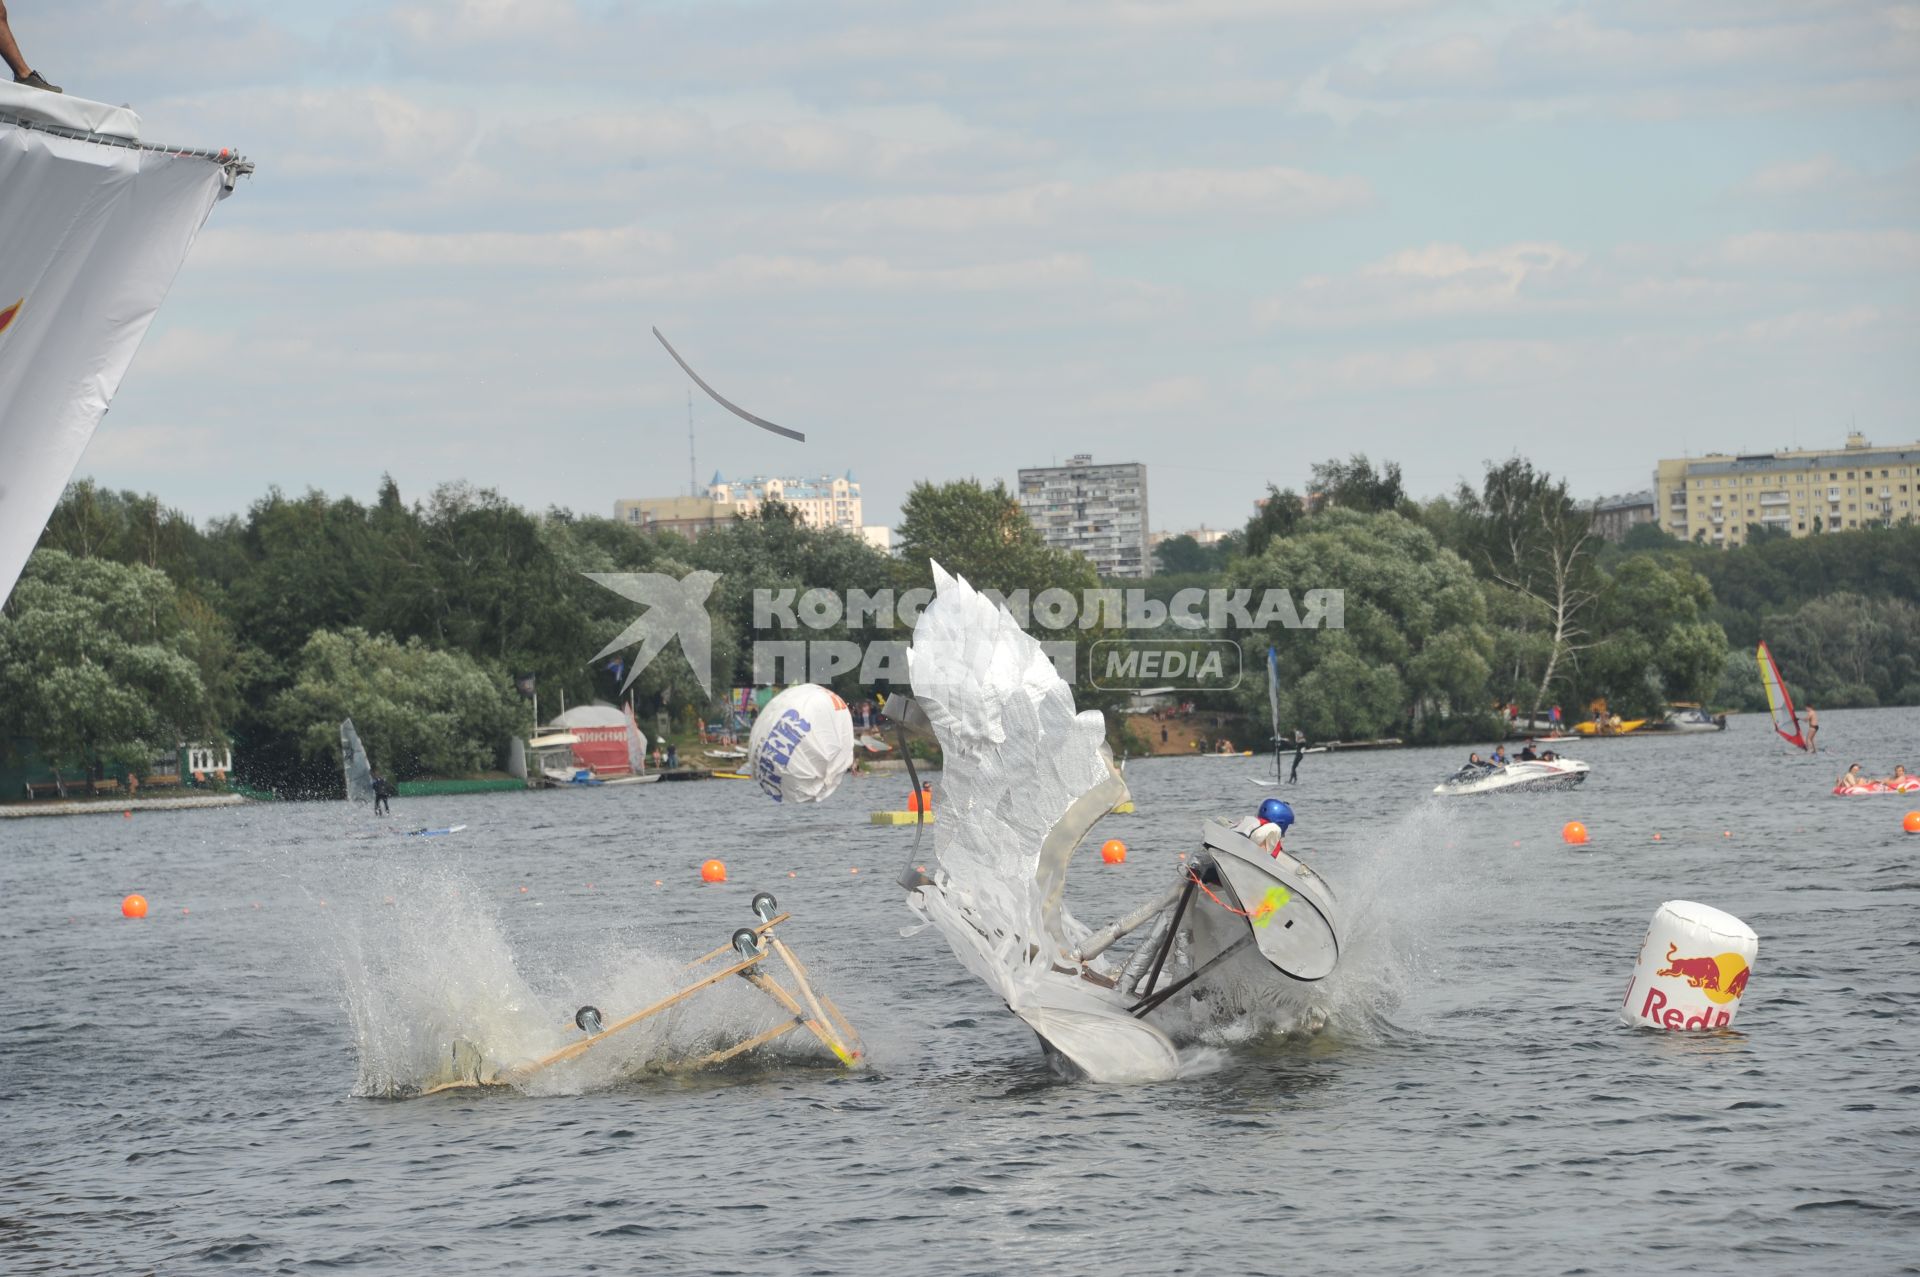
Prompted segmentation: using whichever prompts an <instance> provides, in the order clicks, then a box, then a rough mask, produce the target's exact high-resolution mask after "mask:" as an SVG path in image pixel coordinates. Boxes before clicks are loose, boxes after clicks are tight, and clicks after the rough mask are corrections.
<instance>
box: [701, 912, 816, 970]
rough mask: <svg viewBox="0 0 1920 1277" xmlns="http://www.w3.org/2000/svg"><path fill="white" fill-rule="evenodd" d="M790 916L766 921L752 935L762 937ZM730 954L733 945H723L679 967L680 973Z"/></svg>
mask: <svg viewBox="0 0 1920 1277" xmlns="http://www.w3.org/2000/svg"><path fill="white" fill-rule="evenodd" d="M792 916H793V915H792V914H790V913H783V914H781V915H780V916H778V917H776V918H769V919H768V920H767V921H765V922H763V923H761V924H760V925H759V926H757V927H755V928H754V929H753V933H754V934H755V935H757V936H763V935H765V934H766V933H767V932H769V931H771V930H773V929H774V928H775V927H777V926H779V925H780V924H781V923H783V922H785V921H786V920H787V919H788V918H791V917H792ZM732 952H733V945H732V944H731V943H727V944H723V945H721V946H720V947H719V948H718V949H715V950H714V951H713V952H712V953H709V954H705V955H703V956H701V957H698V958H695V959H694V960H693V961H692V962H689V963H688V964H687V965H686V966H684V967H681V968H680V969H681V970H682V971H691V970H693V969H694V968H695V967H698V966H705V965H706V964H707V963H709V962H712V961H713V960H714V959H715V958H717V957H719V956H720V955H721V954H723V953H732Z"/></svg>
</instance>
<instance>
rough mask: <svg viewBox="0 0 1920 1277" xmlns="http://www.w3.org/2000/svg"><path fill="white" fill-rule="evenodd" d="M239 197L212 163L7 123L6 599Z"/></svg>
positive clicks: (1, 288) (3, 183)
mask: <svg viewBox="0 0 1920 1277" xmlns="http://www.w3.org/2000/svg"><path fill="white" fill-rule="evenodd" d="M0 105H5V104H4V103H0ZM229 189H230V187H229V178H228V174H227V172H226V169H225V168H224V167H223V166H222V165H221V164H220V163H219V162H217V161H215V160H211V159H207V158H205V157H202V156H189V155H176V154H169V153H163V152H159V151H146V150H139V149H136V148H132V147H126V146H113V145H108V144H105V143H100V142H89V141H83V140H80V139H77V138H68V137H62V136H58V135H56V134H53V133H47V132H42V131H40V130H38V129H35V128H30V127H24V126H23V125H21V124H19V123H16V122H14V120H13V119H12V118H10V116H9V114H8V113H5V112H0V602H4V601H5V599H6V597H7V595H8V594H10V593H12V591H13V583H14V581H15V580H17V579H18V578H19V575H20V569H21V568H22V567H23V566H24V565H25V564H26V561H27V556H28V555H30V554H31V553H32V552H33V547H34V543H35V542H37V541H38V540H39V539H40V532H41V529H43V528H44V527H45V526H46V522H47V516H48V515H50V514H51V513H52V512H53V508H54V506H55V505H56V504H57V503H58V502H59V499H60V493H61V491H62V490H63V489H64V488H65V487H66V484H67V480H68V479H70V478H72V476H73V471H74V467H75V466H77V465H78V464H79V463H80V455H81V454H82V453H83V452H85V451H86V449H87V443H88V441H89V440H91V439H92V438H93V432H94V428H95V427H96V426H98V425H99V424H100V418H101V417H102V416H103V415H104V414H105V413H106V411H107V405H108V404H109V403H111V402H112V400H113V396H114V392H115V391H117V390H118V389H119V388H120V379H121V378H122V377H124V376H125V375H126V371H127V365H128V364H130V363H131V362H132V361H133V352H134V351H135V350H136V349H138V348H139V345H140V339H141V338H142V337H144V336H146V333H147V326H148V325H149V324H151V323H152V322H153V316H154V313H155V312H156V311H158V310H159V308H160V303H161V301H162V300H164V299H165V297H166V295H167V289H168V288H169V287H171V286H172V284H173V278H174V276H175V275H176V274H177V273H178V272H179V270H180V265H181V263H182V262H184V261H185V260H186V256H187V251H188V250H189V249H190V248H192V247H193V241H194V237H195V236H196V235H198V234H199V232H200V228H201V226H202V225H204V224H205V222H206V220H207V214H208V213H209V212H211V211H212V209H213V206H214V204H215V203H216V202H218V201H219V200H220V199H222V198H224V197H225V196H226V194H227V192H228V190H229Z"/></svg>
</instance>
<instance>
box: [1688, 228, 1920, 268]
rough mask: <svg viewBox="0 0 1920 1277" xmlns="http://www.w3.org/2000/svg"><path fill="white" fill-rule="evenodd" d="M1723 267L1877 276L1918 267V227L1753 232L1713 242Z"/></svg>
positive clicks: (1919, 233)
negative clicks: (1911, 228) (1913, 228)
mask: <svg viewBox="0 0 1920 1277" xmlns="http://www.w3.org/2000/svg"><path fill="white" fill-rule="evenodd" d="M1712 256H1713V258H1714V259H1716V260H1717V261H1719V262H1720V263H1723V264H1725V265H1727V266H1733V267H1738V268H1740V269H1742V270H1748V271H1769V272H1778V273H1780V274H1783V275H1811V274H1822V273H1835V272H1837V273H1843V274H1870V275H1879V274H1883V273H1886V272H1893V271H1911V270H1914V269H1916V268H1920V231H1913V230H1906V229H1899V228H1891V229H1885V230H1857V231H1855V230H1846V231H1751V232H1748V233H1746V234H1743V235H1734V236H1730V237H1729V238H1727V239H1725V240H1723V241H1722V242H1721V243H1720V244H1719V245H1717V246H1716V248H1715V250H1714V252H1713V255H1712Z"/></svg>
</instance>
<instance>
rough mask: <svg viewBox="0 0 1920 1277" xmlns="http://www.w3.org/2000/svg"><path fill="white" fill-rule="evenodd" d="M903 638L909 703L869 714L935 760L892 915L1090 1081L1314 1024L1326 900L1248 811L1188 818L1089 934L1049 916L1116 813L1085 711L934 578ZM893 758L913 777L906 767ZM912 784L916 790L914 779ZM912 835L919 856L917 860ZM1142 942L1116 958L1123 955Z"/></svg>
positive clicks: (1012, 625)
mask: <svg viewBox="0 0 1920 1277" xmlns="http://www.w3.org/2000/svg"><path fill="white" fill-rule="evenodd" d="M933 575H934V581H935V585H936V590H937V597H936V599H935V600H934V602H933V603H932V605H931V606H929V607H928V608H927V609H926V611H925V612H923V613H922V615H921V617H920V620H919V622H918V623H917V625H916V626H915V629H914V638H913V644H912V647H911V648H910V650H909V652H908V664H909V669H910V671H911V675H912V689H913V690H912V693H911V695H906V694H897V695H895V696H893V697H892V698H890V699H889V700H888V701H887V704H886V707H885V711H886V713H887V715H888V717H889V718H891V719H892V720H893V721H894V722H895V723H896V724H897V725H898V729H899V731H900V732H901V734H902V738H903V744H904V737H905V735H906V734H908V733H922V734H925V735H929V736H931V737H932V738H934V739H936V740H937V741H938V742H939V744H940V746H941V750H942V755H943V758H944V760H945V762H944V767H945V776H946V785H945V791H946V792H945V794H944V796H943V798H942V801H941V823H940V824H939V825H938V826H936V828H935V833H934V849H935V856H934V859H933V862H932V863H931V864H930V866H929V867H930V868H931V869H932V872H931V873H928V872H923V871H921V870H920V869H918V868H913V867H909V868H908V870H907V871H906V872H905V873H904V874H902V876H901V879H900V883H901V886H902V887H904V888H905V889H906V891H907V905H908V907H909V908H910V909H912V910H913V911H914V912H915V913H916V914H917V915H919V916H920V917H921V918H922V919H923V920H924V921H925V922H926V923H929V924H931V925H933V926H935V927H937V928H939V930H940V932H941V934H943V935H944V936H946V938H947V942H948V944H949V945H950V946H952V948H953V951H954V954H955V956H957V957H958V958H959V959H960V961H961V963H962V964H963V965H965V966H966V967H967V969H968V970H969V971H972V972H973V973H974V975H975V976H977V977H978V978H979V979H980V980H981V981H982V982H984V983H985V984H986V985H987V986H988V987H989V988H991V989H992V990H993V991H994V992H995V993H996V994H998V995H999V996H1000V998H1001V999H1002V1000H1003V1001H1004V1002H1005V1003H1006V1004H1007V1007H1008V1009H1009V1010H1011V1011H1012V1012H1013V1013H1014V1014H1015V1015H1016V1016H1018V1017H1019V1018H1020V1019H1021V1020H1022V1021H1023V1022H1024V1023H1025V1024H1026V1025H1027V1026H1028V1027H1029V1028H1031V1029H1033V1031H1034V1032H1035V1034H1037V1035H1038V1036H1039V1038H1040V1042H1041V1045H1042V1048H1043V1049H1044V1050H1045V1051H1046V1052H1047V1054H1048V1055H1049V1056H1050V1057H1052V1058H1054V1059H1055V1060H1058V1061H1064V1062H1066V1063H1068V1064H1070V1065H1071V1066H1072V1067H1073V1068H1075V1069H1077V1070H1078V1071H1080V1072H1082V1073H1085V1074H1087V1075H1088V1076H1090V1077H1092V1078H1093V1079H1095V1080H1096V1081H1108V1082H1128V1081H1154V1080H1162V1079H1166V1078H1171V1077H1173V1076H1175V1075H1176V1074H1177V1072H1178V1070H1179V1046H1180V1045H1181V1044H1182V1043H1183V1042H1185V1041H1191V1040H1193V1039H1194V1038H1196V1037H1197V1036H1198V1035H1199V1034H1200V1033H1201V1032H1202V1031H1203V1030H1204V1029H1205V1028H1206V1027H1207V1026H1208V1025H1210V1024H1214V1023H1219V1022H1221V1021H1224V1020H1241V1019H1245V1018H1247V1017H1250V1016H1259V1017H1263V1018H1265V1019H1267V1020H1269V1021H1272V1022H1276V1023H1284V1024H1286V1025H1287V1026H1288V1027H1291V1026H1292V1025H1294V1024H1299V1023H1302V1022H1311V1021H1312V1020H1313V1018H1314V1015H1315V1009H1314V1006H1313V1003H1312V1001H1311V989H1312V986H1313V984H1314V983H1315V982H1316V981H1319V980H1322V979H1324V978H1325V977H1326V976H1328V975H1330V974H1332V972H1333V971H1334V969H1335V967H1336V966H1337V965H1338V964H1339V960H1340V937H1339V924H1338V921H1337V912H1336V907H1335V901H1334V893H1333V890H1332V888H1331V887H1330V886H1329V885H1328V884H1327V883H1326V881H1325V880H1324V879H1322V878H1321V877H1320V876H1319V875H1318V874H1316V873H1315V872H1314V871H1313V870H1312V869H1310V868H1308V867H1307V866H1306V865H1304V864H1302V863H1301V862H1300V861H1298V860H1295V859H1294V858H1293V857H1291V856H1289V855H1287V854H1286V853H1285V852H1284V851H1283V850H1281V849H1280V846H1279V834H1280V833H1281V830H1280V828H1279V827H1277V826H1275V825H1272V824H1265V825H1263V824H1262V823H1261V822H1260V821H1257V820H1255V819H1254V818H1252V817H1249V818H1247V819H1244V820H1242V821H1240V822H1239V823H1237V824H1233V825H1228V824H1225V823H1222V822H1219V821H1211V820H1210V821H1206V822H1204V823H1203V824H1202V827H1201V832H1200V839H1199V844H1198V846H1197V848H1195V849H1194V850H1193V851H1191V852H1190V853H1188V854H1187V855H1186V857H1185V858H1184V860H1183V861H1181V862H1179V863H1178V864H1177V865H1176V866H1174V868H1173V870H1172V873H1171V875H1170V877H1171V881H1169V882H1167V883H1166V884H1165V885H1163V887H1162V888H1161V889H1160V890H1158V891H1156V892H1155V893H1154V894H1153V895H1152V896H1150V897H1149V898H1148V899H1146V900H1144V901H1142V902H1141V903H1140V904H1139V905H1138V906H1136V907H1135V908H1133V909H1132V910H1129V911H1128V912H1127V913H1126V914H1124V915H1122V916H1121V917H1119V918H1117V919H1115V920H1114V921H1112V922H1110V923H1108V924H1107V925H1105V926H1103V927H1099V928H1092V927H1089V926H1087V925H1086V924H1084V923H1082V922H1080V921H1079V920H1078V919H1077V918H1075V917H1074V916H1073V914H1072V913H1071V912H1070V911H1069V909H1068V908H1067V906H1066V903H1065V899H1064V897H1065V890H1066V875H1067V868H1068V865H1069V863H1070V862H1071V860H1072V858H1073V854H1074V852H1075V851H1076V850H1077V849H1078V848H1079V846H1080V844H1081V842H1082V841H1084V840H1085V838H1086V836H1087V834H1088V832H1089V831H1090V830H1091V829H1092V827H1093V825H1094V824H1095V822H1097V821H1098V820H1099V819H1100V818H1101V817H1102V816H1104V815H1106V814H1107V813H1108V812H1110V811H1112V810H1114V809H1115V808H1116V807H1118V806H1119V805H1121V804H1122V803H1126V802H1129V801H1131V796H1130V794H1129V793H1128V790H1127V784H1126V780H1125V777H1124V776H1123V775H1122V774H1121V772H1120V769H1119V768H1118V767H1116V766H1115V765H1114V762H1113V757H1112V755H1111V753H1110V752H1109V751H1108V748H1107V745H1106V729H1105V723H1104V720H1103V718H1102V716H1101V715H1100V714H1099V713H1098V712H1097V711H1088V712H1086V713H1076V712H1075V710H1074V706H1073V695H1072V692H1071V690H1070V689H1069V688H1068V686H1067V684H1066V682H1065V681H1064V680H1063V679H1062V678H1061V677H1060V675H1059V674H1058V673H1057V672H1056V671H1055V669H1054V667H1053V664H1052V662H1051V661H1050V659H1049V658H1048V657H1047V655H1046V653H1045V652H1044V651H1043V650H1042V649H1041V647H1040V645H1039V644H1038V643H1037V642H1036V641H1035V640H1034V639H1033V638H1031V637H1030V636H1029V635H1027V634H1025V633H1023V632H1022V631H1021V630H1020V628H1019V626H1018V624H1017V623H1016V622H1015V621H1014V619H1013V617H1012V615H1011V614H1009V613H1008V612H1007V611H1006V610H1005V609H1004V608H1000V607H997V606H996V605H994V604H993V603H992V602H991V601H989V600H988V599H987V598H986V597H985V596H983V595H981V594H979V593H978V592H976V591H975V590H974V589H973V588H972V587H971V586H970V585H968V584H967V583H966V582H965V581H964V580H960V579H958V578H955V577H953V576H950V575H949V574H947V573H946V572H945V571H943V570H942V569H941V568H940V566H939V565H938V564H935V565H934V568H933ZM901 753H902V755H903V756H906V757H908V766H909V771H910V772H911V768H912V761H911V756H910V755H908V753H907V751H906V750H905V749H904V748H903V749H902V751H901ZM913 783H914V785H915V787H916V788H917V787H918V780H917V779H915V780H914V782H913ZM917 852H918V839H917V838H916V846H915V853H916V854H915V856H914V857H913V859H910V860H909V866H912V865H914V864H916V863H917V862H918V859H919V858H918V856H917ZM1142 934H1144V935H1145V937H1146V938H1145V940H1144V941H1142V942H1140V943H1138V944H1136V945H1135V946H1134V947H1133V949H1132V950H1131V952H1130V953H1128V954H1127V955H1126V956H1124V957H1118V956H1116V950H1117V949H1118V947H1119V945H1120V942H1121V941H1122V940H1124V939H1127V938H1128V937H1134V936H1139V935H1142Z"/></svg>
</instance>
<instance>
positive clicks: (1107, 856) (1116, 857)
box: [1100, 838, 1127, 865]
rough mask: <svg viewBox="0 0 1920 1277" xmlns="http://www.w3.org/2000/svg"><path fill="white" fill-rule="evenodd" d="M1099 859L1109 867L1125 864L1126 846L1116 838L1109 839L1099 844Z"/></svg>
mask: <svg viewBox="0 0 1920 1277" xmlns="http://www.w3.org/2000/svg"><path fill="white" fill-rule="evenodd" d="M1100 859H1102V860H1104V861H1105V862H1106V863H1108V864H1110V865H1124V864H1126V863H1127V844H1125V843H1123V842H1121V841H1120V840H1119V839H1118V838H1109V839H1107V840H1106V841H1105V842H1103V843H1101V844H1100Z"/></svg>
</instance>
